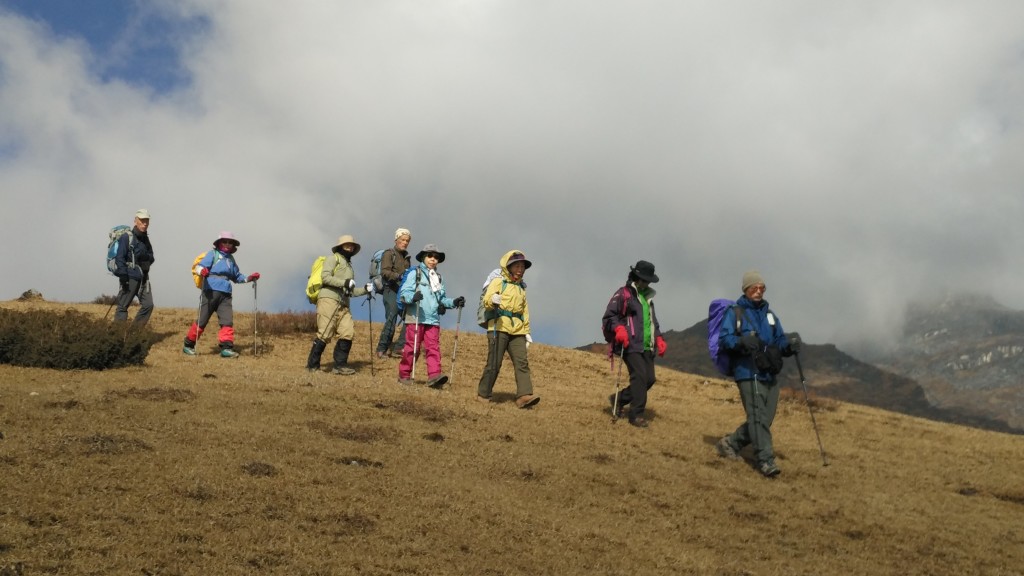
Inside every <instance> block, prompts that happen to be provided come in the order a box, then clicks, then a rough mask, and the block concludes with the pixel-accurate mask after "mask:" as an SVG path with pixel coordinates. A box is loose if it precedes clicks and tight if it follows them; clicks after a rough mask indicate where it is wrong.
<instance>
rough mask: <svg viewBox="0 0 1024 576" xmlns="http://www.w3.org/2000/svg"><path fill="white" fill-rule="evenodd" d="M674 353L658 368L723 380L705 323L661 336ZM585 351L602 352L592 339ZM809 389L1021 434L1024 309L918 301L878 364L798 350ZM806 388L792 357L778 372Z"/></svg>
mask: <svg viewBox="0 0 1024 576" xmlns="http://www.w3.org/2000/svg"><path fill="white" fill-rule="evenodd" d="M664 337H665V341H666V343H667V344H668V346H669V353H668V354H667V355H666V357H665V358H664V359H659V360H658V363H659V364H660V365H664V366H668V367H671V368H674V369H677V370H680V371H683V372H688V373H692V374H699V375H701V376H706V377H710V378H722V376H721V375H720V374H719V373H718V371H717V369H716V368H715V366H714V365H713V364H712V363H711V359H710V357H709V356H708V351H707V320H702V321H700V322H698V323H697V324H694V325H693V326H691V327H690V328H687V329H686V330H683V331H681V332H677V331H674V330H669V331H667V332H665V333H664ZM581 349H585V350H592V351H595V352H601V353H605V352H606V351H607V345H606V344H604V343H595V344H591V345H588V346H582V347H581ZM800 361H801V364H802V367H803V370H804V378H805V379H806V383H807V386H808V388H809V389H812V390H813V392H814V393H816V394H819V395H821V396H824V397H827V398H834V399H836V400H841V401H844V402H852V403H856V404H863V405H867V406H874V407H878V408H884V409H887V410H892V411H895V412H901V413H903V414H909V415H912V416H919V417H922V418H928V419H931V420H938V421H943V422H953V423H957V424H963V425H966V426H972V427H976V428H983V429H987V430H996V431H1001V432H1012V433H1017V434H1024V384H1022V379H1021V376H1020V375H1021V374H1024V312H1017V311H1013V310H1010V309H1008V308H1006V307H1003V306H1000V305H999V304H997V303H996V302H995V301H994V300H992V299H991V298H985V297H979V296H967V297H958V298H950V299H946V300H944V301H942V302H937V303H931V304H928V303H920V304H915V305H913V306H912V307H910V309H909V310H908V314H907V322H906V329H905V331H904V338H903V342H902V343H901V344H900V346H899V347H898V348H897V352H896V353H894V354H891V355H890V356H888V357H885V358H880V359H878V362H877V365H873V364H869V363H866V362H862V361H860V360H857V359H856V358H854V357H852V356H850V355H848V354H845V353H843V352H842V351H840V350H839V349H837V348H836V347H835V346H834V345H832V344H822V345H813V344H806V343H805V344H804V349H803V351H802V352H801V354H800ZM779 379H780V381H781V382H782V384H783V385H784V386H789V387H793V388H797V389H802V387H801V384H800V377H799V373H798V370H797V366H796V361H795V359H793V358H790V359H787V361H786V365H785V368H784V369H783V371H782V373H781V374H780V375H779Z"/></svg>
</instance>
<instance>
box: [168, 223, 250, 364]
mask: <svg viewBox="0 0 1024 576" xmlns="http://www.w3.org/2000/svg"><path fill="white" fill-rule="evenodd" d="M241 245H242V243H241V242H239V241H238V240H236V239H235V237H234V235H233V234H231V232H221V233H220V236H219V237H218V238H217V239H216V240H214V241H213V250H210V251H209V252H207V253H206V255H205V256H203V258H202V260H200V261H199V264H196V269H195V273H196V274H199V275H200V276H202V277H203V287H202V293H201V295H200V297H199V318H197V319H196V321H195V322H193V323H192V326H190V327H189V329H188V334H186V335H185V346H184V347H183V348H182V352H184V353H185V354H187V355H189V356H195V354H196V340H198V339H199V336H201V335H202V334H203V330H205V329H206V323H207V322H209V321H210V317H211V316H212V315H213V313H214V312H216V313H217V321H218V322H219V323H220V331H219V332H217V341H218V343H219V344H220V355H221V356H222V357H224V358H237V357H238V352H235V350H234V347H235V328H234V321H233V312H232V306H231V285H232V283H234V284H241V283H243V282H255V281H257V280H259V279H260V273H259V272H253V273H252V274H249V275H248V276H246V275H245V274H242V272H241V271H240V270H239V269H238V264H235V256H234V254H235V251H237V250H238V247H239V246H241Z"/></svg>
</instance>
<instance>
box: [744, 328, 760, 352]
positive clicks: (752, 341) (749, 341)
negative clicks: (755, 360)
mask: <svg viewBox="0 0 1024 576" xmlns="http://www.w3.org/2000/svg"><path fill="white" fill-rule="evenodd" d="M740 345H741V346H743V349H744V350H745V351H746V352H747V353H748V354H753V353H754V352H757V351H758V350H760V349H761V348H762V346H761V339H760V338H758V337H757V334H754V333H753V332H749V333H747V334H744V335H743V336H741V337H740Z"/></svg>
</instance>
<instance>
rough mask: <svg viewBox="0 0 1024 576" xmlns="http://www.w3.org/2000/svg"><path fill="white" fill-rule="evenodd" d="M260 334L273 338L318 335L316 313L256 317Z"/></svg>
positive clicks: (288, 312) (290, 313) (289, 311)
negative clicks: (291, 335)
mask: <svg viewBox="0 0 1024 576" xmlns="http://www.w3.org/2000/svg"><path fill="white" fill-rule="evenodd" d="M256 322H257V324H258V326H259V330H260V332H263V333H266V334H270V335H273V336H287V335H290V334H316V312H294V311H292V310H288V311H287V312H278V313H276V314H264V313H263V312H259V313H258V314H257V315H256Z"/></svg>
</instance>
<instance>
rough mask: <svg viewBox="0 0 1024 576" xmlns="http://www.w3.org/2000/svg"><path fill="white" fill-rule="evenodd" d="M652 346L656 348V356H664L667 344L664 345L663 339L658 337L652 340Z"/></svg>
mask: <svg viewBox="0 0 1024 576" xmlns="http://www.w3.org/2000/svg"><path fill="white" fill-rule="evenodd" d="M654 345H655V346H657V347H658V356H664V355H665V350H668V344H665V339H664V338H662V337H661V336H658V337H657V338H656V339H655V340H654Z"/></svg>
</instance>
